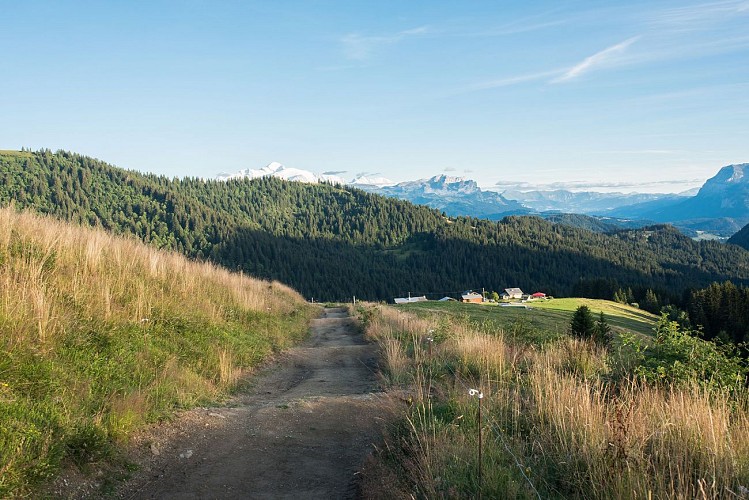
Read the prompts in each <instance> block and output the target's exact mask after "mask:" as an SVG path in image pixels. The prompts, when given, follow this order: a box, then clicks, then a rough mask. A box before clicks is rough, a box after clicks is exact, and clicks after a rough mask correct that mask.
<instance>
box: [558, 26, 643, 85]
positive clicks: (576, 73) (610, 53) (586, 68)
mask: <svg viewBox="0 0 749 500" xmlns="http://www.w3.org/2000/svg"><path fill="white" fill-rule="evenodd" d="M639 38H640V37H639V36H634V37H632V38H628V39H627V40H624V41H623V42H619V43H617V44H616V45H612V46H611V47H608V48H605V49H603V50H601V51H600V52H596V53H595V54H593V55H592V56H588V57H586V58H585V59H583V60H582V61H581V62H579V63H578V64H575V65H574V66H572V67H571V68H569V69H568V70H567V71H565V72H564V74H563V75H562V76H560V77H557V78H554V79H553V80H551V82H550V83H562V82H568V81H570V80H574V79H575V78H578V77H580V76H582V75H583V74H585V73H588V72H590V71H591V70H593V69H595V68H598V67H601V66H607V65H611V64H612V60H614V59H616V58H617V56H619V55H621V54H622V53H624V52H625V51H626V50H627V48H628V47H629V46H630V45H632V44H633V43H635V42H636V41H637V40H639Z"/></svg>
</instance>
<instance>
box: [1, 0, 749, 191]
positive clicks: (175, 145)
mask: <svg viewBox="0 0 749 500" xmlns="http://www.w3.org/2000/svg"><path fill="white" fill-rule="evenodd" d="M0 8H1V9H2V10H1V12H2V17H3V22H2V29H1V30H0V49H2V54H3V65H2V67H3V71H2V73H0V109H2V115H3V119H2V120H0V148H3V149H19V148H21V147H22V146H25V147H31V148H33V149H37V148H41V147H48V148H51V149H53V150H55V149H66V150H71V151H76V152H79V153H82V154H86V155H90V156H94V157H97V158H100V159H103V160H105V161H108V162H110V163H113V164H116V165H118V166H121V167H124V168H129V169H135V170H141V171H149V172H155V173H159V174H164V175H168V176H185V175H189V176H199V177H213V176H214V175H216V174H217V173H219V172H233V171H237V170H239V169H242V168H248V167H249V168H259V167H262V166H264V165H265V164H267V163H269V162H271V161H279V162H281V163H284V164H285V165H287V166H290V167H296V168H303V169H307V170H312V171H315V172H318V173H320V172H325V171H345V172H346V173H345V174H343V176H344V177H353V176H354V175H356V174H358V173H362V172H367V173H375V172H377V173H380V174H382V175H384V176H386V177H389V178H391V179H393V180H396V181H402V180H410V179H415V178H418V177H425V176H429V175H434V174H439V173H443V172H445V173H449V174H451V175H460V176H466V177H469V178H473V179H476V180H477V181H479V184H480V185H481V186H483V187H492V186H497V187H498V188H501V187H503V186H507V185H513V184H517V183H523V184H524V185H528V186H536V185H544V186H554V187H570V186H571V187H575V188H577V189H584V188H593V189H600V190H620V191H651V192H653V191H680V190H683V189H687V188H690V187H693V186H696V185H699V184H701V183H702V182H704V180H705V179H707V178H708V177H711V176H712V175H714V174H715V173H716V172H717V170H718V169H719V168H720V167H721V166H723V165H727V164H730V163H740V162H749V0H740V1H738V0H737V1H733V0H729V1H718V2H697V3H691V2H652V1H646V2H645V1H644V2H621V3H619V2H609V3H606V2H564V3H563V2H498V1H496V0H493V1H466V2H456V1H454V0H453V1H445V2H443V1H436V0H432V1H408V2H404V1H377V2H363V1H352V0H349V1H325V0H308V1H283V2H279V1H263V2H253V1H220V0H215V1H197V0H193V1H190V0H186V1H174V2H165V1H158V0H152V1H148V2H146V1H132V2H121V1H109V2H104V1H80V2H72V1H63V0H56V1H34V0H28V1H18V0H16V1H7V0H0ZM498 183H499V184H498Z"/></svg>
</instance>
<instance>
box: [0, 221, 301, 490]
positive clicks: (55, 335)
mask: <svg viewBox="0 0 749 500" xmlns="http://www.w3.org/2000/svg"><path fill="white" fill-rule="evenodd" d="M311 314H312V309H311V308H310V307H309V306H308V305H307V304H306V303H305V301H304V299H303V298H302V297H301V296H300V295H299V294H297V293H296V292H295V291H293V290H292V289H290V288H289V287H287V286H285V285H282V284H280V283H277V282H268V281H262V280H259V279H255V278H252V277H249V276H243V275H241V274H237V273H231V272H229V271H227V270H226V269H223V268H221V267H219V266H216V265H213V264H210V263H206V262H194V261H190V260H188V259H186V258H185V257H183V256H181V255H179V254H176V253H168V252H164V251H160V250H156V249H154V248H151V247H149V246H146V245H144V244H142V243H140V242H138V241H136V240H134V239H127V238H121V237H116V236H113V235H110V234H108V233H106V232H105V231H103V230H99V229H86V228H81V227H75V226H72V225H68V224H64V223H61V222H58V221H55V220H52V219H50V218H45V217H41V216H38V215H32V214H30V213H21V212H18V211H16V210H15V209H14V208H13V207H8V208H3V209H0V497H2V496H5V495H10V494H14V495H15V494H22V493H25V494H28V492H29V491H30V490H28V488H29V487H30V486H29V485H32V484H33V483H34V482H38V481H39V480H40V479H43V478H44V477H47V476H48V475H50V474H52V473H54V471H55V470H56V468H57V467H58V466H59V464H60V463H61V461H63V460H66V459H68V458H72V459H74V460H78V461H80V460H87V459H92V458H96V455H95V454H94V453H93V452H92V451H91V450H95V449H100V450H104V449H105V448H106V447H107V446H108V445H107V443H111V442H113V441H117V440H120V439H126V438H127V436H128V435H129V434H130V433H131V432H133V430H135V429H137V428H138V427H140V426H142V425H143V424H144V423H146V422H149V421H152V420H154V419H158V418H161V417H163V416H165V415H168V414H169V413H170V412H171V411H172V410H173V409H174V408H175V407H186V406H190V405H194V404H197V403H199V402H205V401H207V400H210V399H216V398H219V397H221V396H222V395H224V394H226V392H227V391H229V390H231V388H232V387H233V386H234V385H235V384H236V383H237V381H238V380H239V378H240V376H241V375H242V373H243V372H244V371H245V370H248V369H250V368H252V367H253V366H254V365H256V364H257V363H258V362H260V361H261V360H262V359H263V358H264V357H265V356H267V355H269V354H271V353H272V352H274V351H276V350H278V349H281V348H283V347H285V346H287V345H290V344H291V343H292V342H294V341H296V340H299V339H301V338H302V337H303V336H304V334H305V332H306V330H307V325H308V319H309V318H310V315H311ZM102 452H103V451H102Z"/></svg>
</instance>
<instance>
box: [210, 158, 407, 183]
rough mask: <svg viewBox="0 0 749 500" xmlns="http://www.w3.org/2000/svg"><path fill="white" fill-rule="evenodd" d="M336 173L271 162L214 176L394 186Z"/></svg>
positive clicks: (373, 179) (368, 178) (221, 178)
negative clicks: (311, 170)
mask: <svg viewBox="0 0 749 500" xmlns="http://www.w3.org/2000/svg"><path fill="white" fill-rule="evenodd" d="M337 174H338V173H335V172H334V173H330V172H324V173H322V174H315V173H313V172H310V171H309V170H302V169H300V168H289V167H287V166H285V165H282V164H281V163H278V162H277V161H274V162H271V163H269V164H268V165H266V166H264V167H263V168H259V169H252V168H246V169H244V170H240V171H239V172H236V173H234V174H227V173H221V174H218V175H217V176H216V179H217V180H220V181H228V180H230V179H244V178H247V179H258V178H260V177H278V178H279V179H284V180H287V181H297V182H307V183H310V184H314V183H316V182H328V183H330V184H351V185H354V186H357V187H363V186H374V187H380V186H391V185H393V184H395V183H394V182H392V181H391V180H389V179H386V178H384V177H376V176H375V177H367V176H365V175H361V176H359V177H356V178H355V179H354V180H352V181H351V182H349V181H347V180H346V179H344V178H343V177H341V176H340V175H337Z"/></svg>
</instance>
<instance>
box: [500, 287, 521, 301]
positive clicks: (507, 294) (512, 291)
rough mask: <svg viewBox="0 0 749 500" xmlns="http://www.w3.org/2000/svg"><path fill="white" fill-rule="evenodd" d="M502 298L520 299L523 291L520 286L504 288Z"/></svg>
mask: <svg viewBox="0 0 749 500" xmlns="http://www.w3.org/2000/svg"><path fill="white" fill-rule="evenodd" d="M502 298H503V299H522V298H523V291H522V290H521V289H520V288H505V291H504V292H502Z"/></svg>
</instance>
